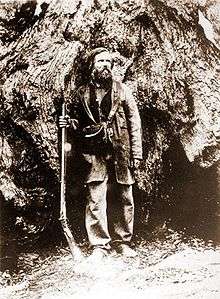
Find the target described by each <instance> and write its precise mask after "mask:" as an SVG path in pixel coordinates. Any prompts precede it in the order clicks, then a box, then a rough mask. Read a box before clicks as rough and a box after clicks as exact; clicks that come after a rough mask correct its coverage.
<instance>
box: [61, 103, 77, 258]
mask: <svg viewBox="0 0 220 299" xmlns="http://www.w3.org/2000/svg"><path fill="white" fill-rule="evenodd" d="M65 115H66V105H65V103H63V104H62V116H64V117H65ZM65 146H66V128H65V127H62V128H61V180H60V219H59V220H60V222H61V225H62V228H63V232H64V235H65V237H66V240H67V242H68V245H69V248H70V251H71V254H72V256H73V258H74V259H75V260H79V259H81V258H82V253H81V250H80V249H79V247H78V246H77V244H76V241H75V239H74V237H73V235H72V232H71V230H70V228H69V226H68V221H67V216H66V160H67V159H66V150H65Z"/></svg>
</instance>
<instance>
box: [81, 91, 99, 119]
mask: <svg viewBox="0 0 220 299" xmlns="http://www.w3.org/2000/svg"><path fill="white" fill-rule="evenodd" d="M89 103H90V88H89V86H86V89H85V93H84V96H83V97H82V104H83V107H84V109H85V111H86V113H87V115H88V116H89V118H90V119H91V120H92V121H93V122H94V123H96V121H95V119H94V117H93V115H92V112H91V110H90V108H89Z"/></svg>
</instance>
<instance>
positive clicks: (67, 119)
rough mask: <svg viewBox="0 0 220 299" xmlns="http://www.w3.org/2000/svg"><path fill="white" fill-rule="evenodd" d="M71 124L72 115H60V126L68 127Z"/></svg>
mask: <svg viewBox="0 0 220 299" xmlns="http://www.w3.org/2000/svg"><path fill="white" fill-rule="evenodd" d="M69 126H70V117H69V116H68V115H66V116H60V117H59V127H60V128H68V127H69Z"/></svg>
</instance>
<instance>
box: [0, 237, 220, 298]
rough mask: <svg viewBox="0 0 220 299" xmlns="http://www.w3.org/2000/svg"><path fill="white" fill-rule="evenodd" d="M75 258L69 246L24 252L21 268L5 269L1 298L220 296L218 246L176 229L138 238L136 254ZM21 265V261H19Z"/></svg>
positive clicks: (86, 254)
mask: <svg viewBox="0 0 220 299" xmlns="http://www.w3.org/2000/svg"><path fill="white" fill-rule="evenodd" d="M85 248H86V246H82V250H83V251H84V255H85V258H84V259H83V260H82V261H80V262H76V261H74V260H73V259H72V256H71V255H70V253H69V251H68V248H66V247H64V248H61V247H56V248H54V249H53V250H52V253H51V251H50V252H48V253H47V254H39V253H36V252H35V253H34V252H32V253H23V254H21V255H20V256H19V263H20V271H19V272H18V273H16V274H13V275H12V274H10V273H9V272H7V271H5V272H4V273H1V281H0V285H1V288H0V298H1V299H21V298H24V299H29V298H32V299H38V298H41V299H61V298H63V299H69V298H74V299H80V298H96V299H99V298H114V299H116V298H120V299H123V298H127V299H130V298H149V299H165V298H175V299H183V298H198V299H202V298H204V299H217V298H220V246H214V245H213V243H212V242H211V241H210V242H206V243H204V242H203V241H201V240H198V239H195V238H194V239H191V240H190V241H189V240H188V241H187V242H184V241H183V240H181V238H179V236H178V234H177V233H175V232H174V233H172V234H170V235H169V236H168V237H167V238H166V239H165V240H163V241H161V240H150V241H144V240H142V241H139V242H137V244H136V250H137V253H138V256H137V257H135V258H123V257H122V256H120V255H118V254H116V253H115V252H113V253H112V254H111V255H110V256H109V257H107V258H106V259H105V260H104V261H103V262H102V263H98V262H97V263H95V264H91V263H89V262H88V261H87V256H88V253H87V251H86V249H85ZM21 265H22V267H21Z"/></svg>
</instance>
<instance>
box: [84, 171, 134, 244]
mask: <svg viewBox="0 0 220 299" xmlns="http://www.w3.org/2000/svg"><path fill="white" fill-rule="evenodd" d="M113 185H114V187H115V196H116V198H115V199H116V201H117V213H116V215H115V216H116V217H115V220H116V221H115V222H114V223H113V229H114V235H115V240H114V242H119V243H129V242H130V241H131V238H132V235H133V225H134V200H133V193H132V185H124V184H119V183H117V182H114V184H113ZM107 190H108V176H107V177H106V178H105V180H104V181H102V182H91V183H88V184H87V205H86V215H85V224H86V230H87V234H88V239H89V242H90V245H91V247H100V248H105V249H110V242H111V241H112V240H111V237H110V234H109V225H108V215H107Z"/></svg>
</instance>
